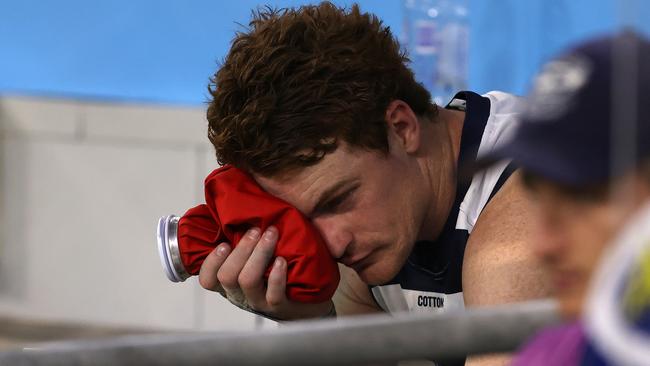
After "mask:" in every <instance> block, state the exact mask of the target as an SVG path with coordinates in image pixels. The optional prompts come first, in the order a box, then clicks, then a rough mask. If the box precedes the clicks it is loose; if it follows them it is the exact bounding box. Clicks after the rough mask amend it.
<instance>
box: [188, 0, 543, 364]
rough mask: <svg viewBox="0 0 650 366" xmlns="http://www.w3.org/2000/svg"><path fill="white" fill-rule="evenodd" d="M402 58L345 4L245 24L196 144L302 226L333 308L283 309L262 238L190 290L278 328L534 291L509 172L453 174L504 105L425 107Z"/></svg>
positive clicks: (513, 108) (222, 248) (205, 269)
mask: <svg viewBox="0 0 650 366" xmlns="http://www.w3.org/2000/svg"><path fill="white" fill-rule="evenodd" d="M407 64H408V58H407V57H406V55H405V54H404V52H403V51H401V50H400V46H399V44H398V43H397V41H396V40H395V38H394V37H393V35H392V34H391V32H390V30H389V29H388V28H387V27H385V26H383V25H382V23H381V21H380V20H378V19H377V18H376V17H375V16H374V15H372V14H367V13H361V11H360V10H359V8H358V7H357V6H356V5H354V6H352V7H351V8H350V9H342V8H338V7H336V6H334V5H332V4H331V3H327V2H325V3H321V4H319V5H315V6H303V7H300V8H295V9H286V10H271V9H265V10H261V11H259V12H257V13H255V14H254V16H253V19H252V21H251V23H250V28H249V29H246V30H244V31H242V32H239V33H237V35H236V36H235V39H234V40H233V42H232V47H231V49H230V51H229V53H228V55H227V56H226V58H225V60H224V61H223V63H222V65H221V66H220V68H219V70H218V71H217V72H216V74H215V76H214V78H213V80H212V81H213V84H212V85H211V86H210V93H211V96H212V99H211V101H210V105H209V107H208V112H207V117H208V122H209V129H208V136H209V138H210V140H211V142H212V144H213V145H214V146H215V149H216V155H217V158H218V161H219V162H220V163H221V164H232V165H234V166H236V167H238V168H240V169H243V170H245V171H247V172H249V173H250V174H251V175H252V176H253V177H254V179H255V180H256V181H257V182H258V183H259V184H260V185H261V186H262V188H264V189H265V190H266V191H268V192H269V193H271V194H272V195H275V196H277V197H279V198H281V199H283V200H284V201H286V202H288V203H290V204H291V205H293V206H295V207H296V208H297V209H299V210H300V211H301V212H302V213H303V214H304V215H305V216H306V217H308V218H309V219H310V220H311V222H312V223H313V224H314V225H315V227H316V228H317V229H318V230H319V232H320V234H321V235H322V236H323V238H324V240H325V243H326V245H327V247H328V250H329V252H330V253H331V255H332V256H333V257H334V258H335V259H336V260H337V261H339V262H340V264H341V265H340V269H341V274H342V275H341V283H340V285H339V288H338V290H337V293H336V294H335V296H334V299H333V301H327V302H325V303H322V304H303V303H296V302H291V301H289V300H288V299H287V298H286V295H285V284H286V273H287V263H286V261H285V260H284V259H283V258H277V259H274V258H273V252H274V248H275V243H276V241H277V238H278V236H279V235H282V233H279V232H277V230H276V229H274V228H270V229H268V230H267V231H266V232H265V233H261V232H260V231H259V230H255V229H252V230H251V231H250V232H249V235H246V236H245V237H244V238H243V239H242V240H241V241H240V242H239V243H238V245H237V246H236V247H234V249H233V248H232V246H231V243H220V244H219V245H218V247H217V248H216V249H215V250H214V251H213V252H212V254H211V255H209V256H208V257H207V258H206V260H205V262H204V263H203V265H202V268H201V271H200V274H199V282H200V283H201V285H202V286H203V287H205V288H206V289H210V290H214V291H218V292H220V293H222V294H224V296H226V297H227V298H228V299H229V300H230V301H231V302H236V303H238V302H242V301H243V302H245V303H246V307H248V308H252V309H254V310H255V311H257V312H259V313H264V314H266V315H268V316H272V317H274V318H276V319H284V320H287V319H298V318H314V317H324V316H328V315H332V314H335V313H338V314H360V313H369V312H377V311H387V312H399V311H427V312H438V313H440V312H449V311H462V310H463V309H464V308H465V307H466V306H467V307H471V306H481V305H489V304H503V303H507V302H516V301H524V300H528V299H532V298H539V297H545V296H546V295H547V294H548V292H547V287H546V284H545V283H544V282H543V281H541V280H540V277H541V276H540V270H539V266H538V263H537V262H536V259H535V258H534V257H533V256H532V255H531V253H530V250H529V241H530V237H531V230H530V229H529V223H530V220H529V216H530V210H529V202H528V199H527V197H526V195H525V192H524V189H523V187H522V185H521V183H520V180H519V179H514V177H515V176H516V175H517V174H518V173H516V172H515V173H514V174H513V171H514V170H515V169H514V168H513V166H511V165H509V164H508V163H507V162H504V163H501V164H497V165H495V166H493V167H491V168H490V169H488V170H486V171H483V172H481V173H479V174H477V175H476V176H474V178H473V179H472V181H471V182H460V181H459V180H458V179H457V175H458V170H459V167H460V166H462V165H463V164H467V163H472V162H474V161H475V159H476V156H477V154H478V153H480V152H482V151H483V152H484V151H490V150H492V149H493V148H494V147H495V146H498V145H499V144H500V143H501V142H502V141H504V140H505V139H506V137H507V136H508V135H509V134H510V131H511V130H512V129H513V127H514V126H515V125H516V124H517V118H516V117H517V115H518V113H519V112H520V110H521V103H520V99H519V98H516V97H514V96H512V95H509V94H506V93H501V92H490V93H487V94H485V95H478V94H476V93H472V92H459V93H458V94H457V95H456V96H455V97H454V98H453V99H452V100H451V101H450V102H449V103H448V104H447V105H446V106H445V107H443V106H438V105H435V104H433V103H432V102H431V96H430V94H429V93H428V92H427V90H426V89H424V87H423V86H422V85H421V84H419V83H417V82H416V81H415V79H414V76H413V72H412V71H411V70H410V69H409V68H408V67H407ZM270 263H274V265H273V267H272V270H271V272H270V275H269V279H268V282H265V281H264V280H263V277H262V275H263V274H264V271H265V269H266V267H267V266H268V265H269V264H270ZM432 331H436V330H435V329H434V330H432ZM441 336H443V335H442V334H441ZM486 362H488V361H486ZM463 363H464V360H458V361H457V362H455V363H452V364H460V365H462V364H463Z"/></svg>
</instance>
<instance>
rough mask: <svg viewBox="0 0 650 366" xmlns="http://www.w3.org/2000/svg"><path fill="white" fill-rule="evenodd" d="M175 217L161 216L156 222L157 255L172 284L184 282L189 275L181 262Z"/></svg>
mask: <svg viewBox="0 0 650 366" xmlns="http://www.w3.org/2000/svg"><path fill="white" fill-rule="evenodd" d="M179 220H180V217H178V216H176V215H169V216H163V217H161V218H160V220H158V231H157V233H156V234H157V237H158V255H159V256H160V262H161V263H162V266H163V270H164V271H165V275H167V278H169V280H170V281H172V282H182V281H185V280H186V279H187V278H188V277H190V275H189V274H188V273H187V271H186V270H185V266H184V265H183V261H181V252H180V249H179V248H178V236H177V235H178V221H179Z"/></svg>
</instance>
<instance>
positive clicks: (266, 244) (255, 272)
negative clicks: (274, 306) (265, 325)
mask: <svg viewBox="0 0 650 366" xmlns="http://www.w3.org/2000/svg"><path fill="white" fill-rule="evenodd" d="M277 239H278V230H277V229H276V228H275V227H273V226H271V227H269V228H268V229H267V230H266V231H265V232H264V234H263V235H262V238H261V239H260V241H259V242H258V243H257V246H255V249H253V253H251V256H250V257H249V258H248V262H246V264H245V265H244V268H243V269H242V271H241V273H240V274H239V286H240V287H241V289H242V291H243V292H244V295H246V298H247V299H248V303H249V304H250V305H251V306H252V307H253V308H258V309H259V308H260V307H263V306H264V305H265V303H266V289H265V286H264V272H266V268H267V267H268V266H269V262H271V260H272V258H273V253H274V251H275V244H276V242H277ZM260 310H261V309H260Z"/></svg>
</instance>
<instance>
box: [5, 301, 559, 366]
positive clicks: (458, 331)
mask: <svg viewBox="0 0 650 366" xmlns="http://www.w3.org/2000/svg"><path fill="white" fill-rule="evenodd" d="M557 321H558V316H557V311H556V305H555V303H553V302H551V301H546V300H545V301H536V302H528V303H520V304H512V305H507V306H498V307H489V308H488V307H486V308H477V309H471V310H467V311H465V312H459V313H452V314H439V315H435V314H417V313H404V314H393V315H387V314H381V315H365V316H359V317H343V318H339V319H337V320H318V321H301V322H294V323H289V324H287V325H283V326H282V327H280V328H278V329H269V330H263V331H256V332H242V333H228V334H225V333H221V334H219V333H217V334H214V333H191V334H182V335H178V334H175V335H139V336H125V337H118V338H112V339H104V340H95V341H68V342H58V343H48V344H41V345H38V346H37V347H33V348H25V349H23V350H17V351H7V352H2V353H0V365H12V366H22V365H39V366H40V365H43V366H49V365H66V366H69V365H93V366H96V365H262V364H263V365H352V364H366V363H373V362H392V361H399V360H413V359H432V360H449V359H457V358H463V357H465V356H466V355H472V354H481V353H492V352H505V351H512V350H514V349H516V348H517V347H518V346H519V345H520V344H521V343H522V342H523V341H525V339H526V338H528V337H529V336H530V335H531V334H533V333H534V332H535V331H537V330H538V329H540V328H541V327H544V326H546V325H549V324H553V323H555V322H557Z"/></svg>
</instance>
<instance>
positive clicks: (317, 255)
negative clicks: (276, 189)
mask: <svg viewBox="0 0 650 366" xmlns="http://www.w3.org/2000/svg"><path fill="white" fill-rule="evenodd" d="M205 199H206V203H205V204H201V205H198V206H196V207H194V208H191V209H189V210H188V211H187V212H186V213H185V215H183V217H181V218H178V217H176V216H173V215H172V216H166V217H163V218H161V219H160V221H159V223H158V249H159V254H160V257H161V261H162V263H163V268H164V269H165V273H166V274H167V277H168V278H169V279H170V280H172V281H174V282H179V281H184V280H185V279H187V278H188V277H189V276H191V275H196V274H198V273H199V270H200V268H201V264H202V263H203V260H204V259H205V258H206V257H207V256H208V254H210V252H211V251H212V250H214V248H215V247H216V246H217V245H218V244H220V243H222V242H228V243H230V245H232V246H233V248H234V247H235V246H236V245H237V243H239V240H240V239H241V238H242V237H243V236H244V234H245V233H246V231H247V230H248V229H250V228H252V227H258V228H260V229H261V230H262V231H264V230H265V229H266V228H268V227H269V226H271V225H273V226H275V227H277V228H278V233H279V238H278V242H277V244H276V248H275V256H276V257H277V256H280V257H283V258H284V259H285V260H286V261H287V265H288V266H287V296H288V297H289V299H291V300H293V301H299V302H308V303H318V302H323V301H327V300H329V299H330V298H331V297H332V295H333V294H334V291H335V290H336V287H337V286H338V282H339V272H338V267H337V264H336V262H335V261H334V259H333V258H332V257H331V255H330V254H329V251H328V250H327V247H326V246H325V243H324V241H323V239H322V237H321V236H320V234H319V233H318V231H317V230H316V228H315V227H314V226H313V225H312V224H311V222H310V221H309V220H308V219H307V218H306V217H304V216H303V215H302V213H301V212H300V211H298V210H297V209H296V208H294V207H293V206H291V205H289V204H288V203H286V202H284V201H282V200H281V199H279V198H277V197H274V196H272V195H270V194H269V193H267V192H265V191H264V190H262V188H261V187H260V186H259V185H257V183H256V182H255V181H254V180H253V179H252V178H251V177H250V176H248V175H247V174H246V173H244V172H243V171H241V170H239V169H237V168H235V167H233V166H229V165H226V166H223V167H221V168H219V169H216V170H214V171H213V172H212V173H210V175H208V177H207V178H206V179H205ZM272 263H273V261H271V262H270V264H271V265H272ZM271 265H270V266H269V267H268V268H267V269H266V272H265V275H264V276H265V279H268V275H269V273H270V270H271Z"/></svg>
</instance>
